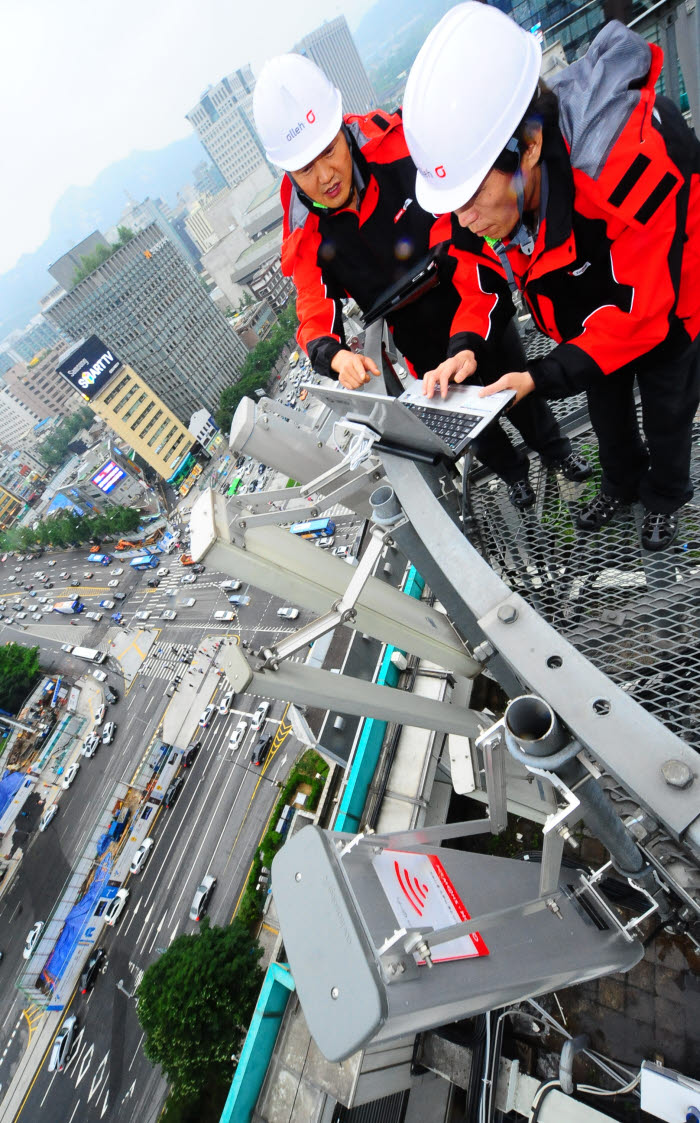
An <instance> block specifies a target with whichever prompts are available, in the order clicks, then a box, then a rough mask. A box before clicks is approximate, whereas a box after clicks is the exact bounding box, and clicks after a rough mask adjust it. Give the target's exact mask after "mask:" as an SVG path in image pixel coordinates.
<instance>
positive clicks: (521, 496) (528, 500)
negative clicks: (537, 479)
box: [508, 476, 535, 511]
mask: <svg viewBox="0 0 700 1123" xmlns="http://www.w3.org/2000/svg"><path fill="white" fill-rule="evenodd" d="M508 498H509V499H510V501H511V503H512V504H513V506H514V507H516V508H517V509H518V511H524V510H525V508H526V507H531V506H532V504H533V503H534V502H535V493H534V491H533V490H532V488H531V487H530V481H529V480H528V478H527V476H526V477H525V479H524V480H516V481H515V483H512V484H508Z"/></svg>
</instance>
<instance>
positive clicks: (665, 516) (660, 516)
mask: <svg viewBox="0 0 700 1123" xmlns="http://www.w3.org/2000/svg"><path fill="white" fill-rule="evenodd" d="M677 534H678V515H677V514H676V512H675V511H673V512H671V513H669V512H666V511H646V513H645V515H644V520H643V522H642V546H643V547H644V549H645V550H665V549H666V547H667V546H670V545H671V543H672V542H675V540H676V536H677Z"/></svg>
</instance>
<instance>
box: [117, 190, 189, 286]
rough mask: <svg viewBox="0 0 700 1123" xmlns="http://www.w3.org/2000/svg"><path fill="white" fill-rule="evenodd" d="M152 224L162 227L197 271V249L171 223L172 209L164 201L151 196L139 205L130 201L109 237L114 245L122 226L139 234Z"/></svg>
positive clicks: (166, 235) (163, 231)
mask: <svg viewBox="0 0 700 1123" xmlns="http://www.w3.org/2000/svg"><path fill="white" fill-rule="evenodd" d="M152 222H155V224H156V226H158V227H160V230H161V231H162V233H163V234H165V237H166V238H168V239H169V240H170V241H171V242H173V243H174V245H175V247H176V248H177V249H178V250H179V251H180V253H181V254H182V256H183V257H184V258H185V259H186V260H187V261H189V263H190V265H193V266H194V267H195V269H196V268H198V267H199V253H198V252H197V247H196V246H195V245H193V244H192V242H191V240H190V238H189V237H186V238H183V237H182V236H181V235H180V232H179V230H178V229H177V227H176V225H175V224H174V223H173V222H172V221H171V213H170V208H169V207H168V206H167V204H165V203H164V202H163V200H162V199H151V198H150V196H146V198H145V199H144V200H143V201H142V202H140V203H137V202H136V201H135V200H134V199H129V201H128V203H127V205H126V206H125V207H124V210H123V211H122V213H121V215H120V216H119V221H118V222H117V224H116V226H115V227H113V228H112V229H110V230H109V231H108V236H109V238H110V239H111V241H112V244H114V242H116V241H117V239H118V238H119V227H120V226H125V227H126V229H127V230H131V232H132V233H133V234H139V233H140V232H141V231H142V230H145V229H146V227H147V226H150V225H151V223H152Z"/></svg>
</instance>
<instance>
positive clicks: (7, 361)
mask: <svg viewBox="0 0 700 1123" xmlns="http://www.w3.org/2000/svg"><path fill="white" fill-rule="evenodd" d="M14 365H15V360H14V359H13V358H12V355H11V354H10V353H9V351H0V374H5V372H6V371H8V370H12V368H13V366H14Z"/></svg>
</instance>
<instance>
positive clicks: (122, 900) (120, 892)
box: [102, 889, 129, 928]
mask: <svg viewBox="0 0 700 1123" xmlns="http://www.w3.org/2000/svg"><path fill="white" fill-rule="evenodd" d="M128 900H129V890H128V889H117V895H116V897H112V900H111V901H110V902H109V904H108V905H107V908H106V909H105V911H104V913H103V914H102V915H103V917H104V921H105V923H106V924H109V926H110V928H114V925H115V924H116V923H117V921H118V920H119V917H120V916H121V914H122V913H123V912H124V909H125V908H126V902H127V901H128Z"/></svg>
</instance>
